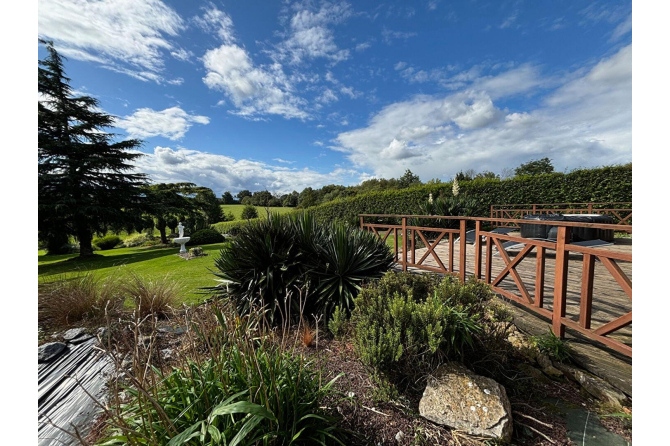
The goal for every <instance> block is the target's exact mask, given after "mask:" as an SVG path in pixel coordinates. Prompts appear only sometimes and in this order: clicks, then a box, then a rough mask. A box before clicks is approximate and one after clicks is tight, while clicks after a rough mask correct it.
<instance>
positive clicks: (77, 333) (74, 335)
mask: <svg viewBox="0 0 670 446" xmlns="http://www.w3.org/2000/svg"><path fill="white" fill-rule="evenodd" d="M90 338H91V335H89V334H87V333H86V329H85V328H71V329H69V330H68V331H66V332H65V333H63V339H64V340H65V341H67V342H72V343H76V342H77V341H80V342H81V340H86V339H90Z"/></svg>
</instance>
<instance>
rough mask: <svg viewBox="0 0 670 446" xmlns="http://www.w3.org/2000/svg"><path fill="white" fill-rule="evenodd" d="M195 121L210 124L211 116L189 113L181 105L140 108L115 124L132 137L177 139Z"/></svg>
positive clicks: (181, 136) (182, 135)
mask: <svg viewBox="0 0 670 446" xmlns="http://www.w3.org/2000/svg"><path fill="white" fill-rule="evenodd" d="M194 123H196V124H209V118H208V117H207V116H198V115H189V114H188V113H186V112H185V111H184V110H182V109H181V108H179V107H172V108H166V109H165V110H162V111H156V110H152V109H150V108H140V109H138V110H136V111H135V113H133V114H132V115H130V116H125V117H124V118H121V119H119V120H117V122H116V124H115V125H116V127H119V128H122V129H124V130H125V131H126V132H127V133H128V135H129V136H130V137H132V138H151V137H153V136H163V137H165V138H170V139H172V140H177V139H181V138H183V137H184V135H185V134H186V132H187V131H188V130H189V129H190V128H191V126H192V125H193V124H194Z"/></svg>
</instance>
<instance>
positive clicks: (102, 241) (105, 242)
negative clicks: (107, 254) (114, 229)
mask: <svg viewBox="0 0 670 446" xmlns="http://www.w3.org/2000/svg"><path fill="white" fill-rule="evenodd" d="M120 243H121V237H119V236H118V235H106V236H104V237H96V238H94V239H93V244H94V245H96V246H97V247H98V248H100V250H101V251H107V250H108V249H112V248H114V247H116V246H117V245H119V244H120Z"/></svg>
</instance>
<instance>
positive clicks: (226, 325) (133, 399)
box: [102, 307, 343, 446]
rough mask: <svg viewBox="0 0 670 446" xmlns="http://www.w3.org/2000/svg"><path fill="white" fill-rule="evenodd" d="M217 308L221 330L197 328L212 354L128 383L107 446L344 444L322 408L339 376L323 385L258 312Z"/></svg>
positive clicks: (206, 323)
mask: <svg viewBox="0 0 670 446" xmlns="http://www.w3.org/2000/svg"><path fill="white" fill-rule="evenodd" d="M211 309H212V311H211V312H208V314H209V316H210V317H211V316H212V315H213V316H214V319H216V320H217V321H218V325H216V326H214V327H211V324H210V321H204V320H199V321H195V322H194V323H193V325H192V326H193V330H194V331H195V332H196V333H197V337H198V338H199V339H200V340H201V341H202V342H203V343H204V345H205V346H206V348H207V349H208V351H209V356H210V357H209V358H207V359H198V358H200V356H195V357H194V359H191V360H189V361H187V362H186V363H185V365H184V366H183V367H181V368H176V369H172V370H171V371H168V372H162V371H161V370H158V369H156V368H153V369H150V371H149V373H151V374H152V375H151V379H147V380H141V379H134V380H133V384H132V385H126V386H124V390H125V391H126V393H127V394H128V395H129V399H128V401H126V402H123V403H118V405H117V406H116V407H114V416H113V417H110V418H109V420H108V426H109V430H108V432H107V433H108V437H107V438H105V439H103V440H102V442H104V443H103V444H105V445H113V444H152V445H153V444H155V445H170V446H177V445H186V444H189V445H190V444H207V445H257V444H269V445H282V444H286V445H288V444H295V445H311V444H322V445H323V444H326V443H333V442H336V443H339V444H343V443H342V442H341V439H342V438H343V432H342V430H341V429H340V428H339V427H338V426H337V424H336V421H337V420H336V419H335V418H333V417H332V416H330V415H328V414H327V413H326V412H325V411H324V410H323V409H322V408H321V407H322V406H323V404H324V400H325V399H326V398H333V397H335V396H337V393H336V392H335V391H334V389H333V384H334V382H335V379H337V378H335V379H333V380H332V381H330V382H328V383H322V381H321V375H320V372H318V371H317V370H315V369H314V368H313V367H312V364H311V363H310V362H309V361H306V360H305V359H304V358H303V357H302V356H300V355H299V354H296V353H295V352H290V351H283V350H282V349H281V348H280V347H279V346H277V345H275V344H272V343H271V342H269V341H266V333H264V332H263V331H259V330H260V329H259V327H262V324H260V320H259V319H258V317H257V316H256V315H251V316H250V317H244V318H240V317H239V316H237V315H236V314H234V313H228V312H223V311H222V310H221V309H219V308H217V307H213V308H211ZM214 339H216V340H217V342H216V343H213V342H212V340H214Z"/></svg>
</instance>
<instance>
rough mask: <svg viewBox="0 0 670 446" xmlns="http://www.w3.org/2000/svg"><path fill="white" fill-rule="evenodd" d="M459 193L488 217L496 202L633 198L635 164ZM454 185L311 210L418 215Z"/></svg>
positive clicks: (463, 188)
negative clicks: (423, 206)
mask: <svg viewBox="0 0 670 446" xmlns="http://www.w3.org/2000/svg"><path fill="white" fill-rule="evenodd" d="M458 184H459V188H460V194H459V195H462V194H467V195H468V197H470V198H474V199H475V200H477V202H478V206H477V208H476V211H475V214H474V215H475V216H479V217H488V216H489V215H490V209H491V205H494V204H531V203H586V202H616V201H623V202H629V201H630V202H632V201H633V193H632V191H633V187H632V186H633V166H632V164H626V165H620V166H610V167H602V168H596V169H581V170H575V171H573V172H570V173H567V174H565V173H550V174H544V175H535V176H524V177H516V178H510V179H507V180H498V179H476V180H472V181H459V183H458ZM451 187H452V183H440V184H426V185H422V186H417V187H412V188H409V189H401V190H390V191H384V192H372V193H369V194H365V195H359V196H356V197H351V198H346V199H343V200H337V201H333V202H330V203H325V204H322V205H319V206H315V207H312V208H309V210H310V211H311V212H312V213H313V214H314V216H315V217H316V218H317V219H318V220H319V221H324V222H329V221H340V222H345V223H348V224H352V225H358V215H359V214H418V213H419V212H420V205H421V203H423V202H424V201H425V200H426V199H427V198H428V194H431V193H432V194H433V197H435V198H437V197H439V196H441V195H449V194H451Z"/></svg>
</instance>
